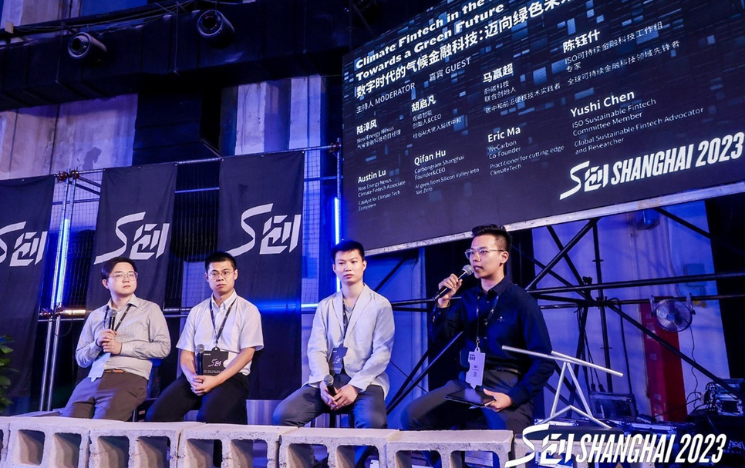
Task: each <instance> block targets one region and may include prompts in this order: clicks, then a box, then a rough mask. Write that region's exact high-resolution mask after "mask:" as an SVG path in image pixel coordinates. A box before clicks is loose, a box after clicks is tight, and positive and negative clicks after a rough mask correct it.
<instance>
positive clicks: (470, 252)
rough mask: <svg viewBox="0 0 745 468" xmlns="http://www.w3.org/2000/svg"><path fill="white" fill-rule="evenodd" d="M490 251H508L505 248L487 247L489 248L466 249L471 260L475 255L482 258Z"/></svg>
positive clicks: (467, 256)
mask: <svg viewBox="0 0 745 468" xmlns="http://www.w3.org/2000/svg"><path fill="white" fill-rule="evenodd" d="M489 252H507V251H506V250H504V249H487V248H482V249H468V250H466V252H465V254H466V258H467V259H469V260H471V259H472V258H474V257H478V258H481V257H483V256H485V255H487V254H488V253H489Z"/></svg>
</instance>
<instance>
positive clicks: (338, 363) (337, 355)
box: [331, 346, 347, 374]
mask: <svg viewBox="0 0 745 468" xmlns="http://www.w3.org/2000/svg"><path fill="white" fill-rule="evenodd" d="M346 355H347V348H345V347H344V346H339V347H338V348H334V349H333V350H332V351H331V368H332V369H333V370H334V374H341V371H342V369H343V368H344V356H346Z"/></svg>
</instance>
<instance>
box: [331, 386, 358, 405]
mask: <svg viewBox="0 0 745 468" xmlns="http://www.w3.org/2000/svg"><path fill="white" fill-rule="evenodd" d="M359 393H360V391H359V390H358V389H357V387H355V386H354V385H349V384H347V385H345V386H343V387H342V388H340V389H339V391H338V392H336V396H334V402H335V403H336V407H333V406H332V407H331V409H333V410H337V409H339V408H343V407H345V406H349V405H351V404H352V403H354V400H356V399H357V395H358V394H359Z"/></svg>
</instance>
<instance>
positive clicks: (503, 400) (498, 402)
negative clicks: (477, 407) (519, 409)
mask: <svg viewBox="0 0 745 468" xmlns="http://www.w3.org/2000/svg"><path fill="white" fill-rule="evenodd" d="M484 393H486V394H487V395H489V396H493V397H494V401H490V402H489V403H487V405H486V406H488V407H489V408H491V409H493V410H494V411H502V410H503V409H505V408H509V407H510V406H512V398H510V397H509V395H506V394H504V393H499V392H492V391H491V390H488V389H486V388H485V389H484Z"/></svg>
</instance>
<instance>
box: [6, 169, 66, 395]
mask: <svg viewBox="0 0 745 468" xmlns="http://www.w3.org/2000/svg"><path fill="white" fill-rule="evenodd" d="M53 197H54V177H53V176H45V177H35V178H32V179H22V180H6V181H2V182H0V323H2V325H1V326H0V335H8V336H9V337H10V338H11V339H12V340H13V343H12V344H11V345H10V346H11V348H13V352H12V353H10V355H9V357H10V358H11V360H10V365H9V367H10V368H11V369H16V370H17V371H18V373H17V374H16V373H13V374H11V375H10V376H9V377H10V380H11V385H10V388H9V389H8V391H7V392H6V396H8V397H19V396H26V395H28V394H29V389H30V383H31V370H32V366H31V365H30V364H29V363H31V362H32V358H33V355H34V341H35V338H36V322H37V319H38V317H39V300H40V292H41V289H42V288H41V283H42V280H43V278H44V263H45V260H44V255H45V253H46V248H47V234H48V232H49V219H50V217H51V215H52V201H53Z"/></svg>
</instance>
